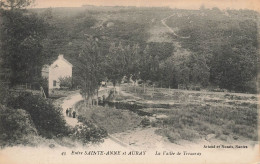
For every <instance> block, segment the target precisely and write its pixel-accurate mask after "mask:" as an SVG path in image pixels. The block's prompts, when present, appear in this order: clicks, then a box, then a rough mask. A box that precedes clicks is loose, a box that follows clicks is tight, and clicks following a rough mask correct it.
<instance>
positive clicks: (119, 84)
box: [117, 83, 120, 95]
mask: <svg viewBox="0 0 260 164" xmlns="http://www.w3.org/2000/svg"><path fill="white" fill-rule="evenodd" d="M119 92H120V83H119V85H118V92H117V95H119Z"/></svg>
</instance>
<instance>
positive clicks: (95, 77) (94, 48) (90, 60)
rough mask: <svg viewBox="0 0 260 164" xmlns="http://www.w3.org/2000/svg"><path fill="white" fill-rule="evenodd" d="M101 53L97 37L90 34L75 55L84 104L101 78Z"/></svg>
mask: <svg viewBox="0 0 260 164" xmlns="http://www.w3.org/2000/svg"><path fill="white" fill-rule="evenodd" d="M101 55H102V54H101V51H100V46H99V42H98V38H93V37H92V36H90V37H89V38H88V40H86V42H85V43H84V44H83V45H82V51H81V53H80V54H79V55H78V57H77V61H78V71H79V72H80V76H79V77H77V80H78V81H79V85H80V89H81V90H80V93H81V94H82V96H83V97H84V101H85V105H86V101H87V100H88V101H90V102H91V99H92V97H93V96H94V94H95V93H96V92H97V90H98V89H99V83H100V82H101V80H102V75H103V74H102V67H101V61H102V56H101ZM90 102H89V103H88V104H89V105H90V104H91V103H90Z"/></svg>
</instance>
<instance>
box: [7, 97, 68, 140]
mask: <svg viewBox="0 0 260 164" xmlns="http://www.w3.org/2000/svg"><path fill="white" fill-rule="evenodd" d="M8 106H10V107H13V108H14V109H24V110H26V111H27V112H28V113H29V114H30V116H31V118H32V120H33V123H34V125H35V127H36V129H37V131H38V132H39V134H40V135H42V136H43V137H47V138H52V137H53V136H57V137H59V136H64V135H65V136H66V135H68V133H69V130H68V127H67V126H66V122H65V120H64V117H63V115H62V112H61V111H62V109H61V108H56V107H55V106H54V105H53V104H52V102H51V101H50V100H46V99H44V98H42V97H40V96H37V95H32V94H31V93H23V94H21V95H20V96H18V97H16V98H12V99H9V101H8Z"/></svg>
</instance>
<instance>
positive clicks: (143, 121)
mask: <svg viewBox="0 0 260 164" xmlns="http://www.w3.org/2000/svg"><path fill="white" fill-rule="evenodd" d="M141 125H142V126H143V127H147V126H150V125H151V122H150V120H149V119H148V118H146V117H145V118H144V119H142V121H141Z"/></svg>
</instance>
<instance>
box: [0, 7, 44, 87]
mask: <svg viewBox="0 0 260 164" xmlns="http://www.w3.org/2000/svg"><path fill="white" fill-rule="evenodd" d="M1 14H2V19H3V21H2V27H1V49H2V53H1V59H2V60H3V65H2V67H4V68H8V69H10V71H11V75H10V84H11V86H13V85H16V84H19V83H25V82H29V83H30V82H37V81H39V79H40V78H41V68H42V65H43V63H44V60H45V58H44V56H43V54H42V53H41V52H42V45H41V41H42V40H43V39H44V37H45V34H46V32H47V31H46V24H45V23H44V21H43V20H42V19H40V18H38V17H37V16H36V15H34V14H31V13H28V12H26V11H21V10H10V11H9V10H3V11H1Z"/></svg>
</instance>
